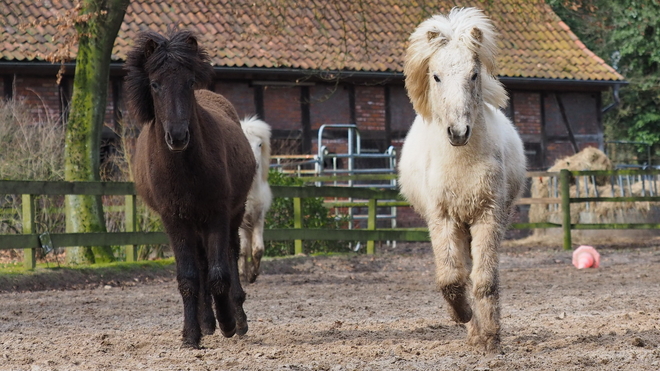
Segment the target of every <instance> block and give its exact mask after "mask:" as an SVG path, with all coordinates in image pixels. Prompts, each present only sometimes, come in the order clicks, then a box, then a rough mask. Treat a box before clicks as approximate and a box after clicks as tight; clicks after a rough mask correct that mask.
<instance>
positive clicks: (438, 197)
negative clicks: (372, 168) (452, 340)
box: [399, 8, 526, 353]
mask: <svg viewBox="0 0 660 371" xmlns="http://www.w3.org/2000/svg"><path fill="white" fill-rule="evenodd" d="M409 41H410V44H409V46H408V49H407V52H406V56H405V61H404V75H405V85H406V89H407V91H408V95H409V97H410V100H411V101H412V104H413V107H414V109H415V111H416V113H417V117H416V118H415V121H414V122H413V124H412V126H411V128H410V131H409V132H408V135H407V136H406V139H405V142H404V145H403V148H402V152H401V160H400V162H399V177H400V188H401V193H402V194H403V195H404V196H405V197H406V198H407V199H408V201H409V202H410V203H411V205H412V206H413V207H414V208H415V210H416V211H417V212H418V213H419V214H420V215H421V216H422V217H423V218H424V219H425V220H426V223H427V224H428V227H429V232H430V235H431V244H432V246H433V253H434V257H435V265H436V282H437V285H438V288H439V289H440V291H441V292H442V294H443V296H444V298H445V299H446V300H447V302H448V303H449V312H450V315H451V316H452V318H453V319H454V320H455V321H457V322H459V323H466V327H467V330H468V343H469V344H471V345H474V346H478V347H482V348H483V349H484V350H485V351H486V352H488V353H498V352H501V345H500V306H499V278H498V264H499V258H498V249H499V246H500V244H501V241H502V239H503V238H504V233H505V231H506V229H507V226H508V223H509V219H510V215H511V213H512V212H513V206H514V203H515V201H516V199H517V198H518V197H520V194H521V192H522V189H523V187H524V183H525V171H526V160H525V155H524V150H523V143H522V140H521V139H520V136H519V135H518V133H517V131H516V129H515V127H514V125H513V124H512V123H511V121H510V120H509V119H508V118H507V117H506V116H505V115H504V114H503V113H502V112H501V111H500V109H499V108H503V107H505V106H506V105H507V102H508V96H507V93H506V90H505V89H504V87H503V86H502V84H501V83H500V82H499V80H497V78H496V77H495V76H496V62H495V57H496V52H497V44H496V42H497V40H496V33H495V30H494V27H493V25H492V23H491V21H490V20H489V19H488V18H487V17H486V16H485V15H484V13H483V12H482V11H481V10H478V9H475V8H460V9H457V8H454V9H453V10H452V11H451V12H450V13H449V14H448V15H447V16H444V15H435V16H433V17H431V18H429V19H427V20H426V21H424V22H422V23H421V24H420V25H419V26H418V27H417V29H416V30H415V31H414V32H413V33H412V34H411V36H410V40H409Z"/></svg>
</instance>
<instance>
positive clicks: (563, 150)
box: [545, 141, 575, 167]
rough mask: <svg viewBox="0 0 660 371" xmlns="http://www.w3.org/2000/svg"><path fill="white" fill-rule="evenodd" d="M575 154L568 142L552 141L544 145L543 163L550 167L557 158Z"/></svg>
mask: <svg viewBox="0 0 660 371" xmlns="http://www.w3.org/2000/svg"><path fill="white" fill-rule="evenodd" d="M574 154H575V151H574V150H573V145H572V144H571V143H570V142H563V141H562V142H560V141H557V142H552V143H548V144H546V146H545V165H546V166H547V167H551V166H552V165H554V163H555V161H556V160H557V159H560V158H563V157H566V156H572V155H574Z"/></svg>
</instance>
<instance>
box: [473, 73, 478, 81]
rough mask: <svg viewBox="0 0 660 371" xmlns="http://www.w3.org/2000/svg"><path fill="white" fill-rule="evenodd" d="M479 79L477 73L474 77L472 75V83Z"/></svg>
mask: <svg viewBox="0 0 660 371" xmlns="http://www.w3.org/2000/svg"><path fill="white" fill-rule="evenodd" d="M476 79H477V73H476V72H475V73H474V75H472V81H475V80H476Z"/></svg>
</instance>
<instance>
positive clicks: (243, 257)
mask: <svg viewBox="0 0 660 371" xmlns="http://www.w3.org/2000/svg"><path fill="white" fill-rule="evenodd" d="M241 127H242V128H243V132H244V133H245V136H246V137H247V138H248V141H249V142H250V146H251V147H252V152H254V157H255V159H256V160H257V172H256V174H255V175H254V181H253V182H252V188H250V193H249V194H248V198H247V202H246V204H245V216H243V223H242V224H241V228H240V229H239V230H238V233H239V235H240V238H241V252H240V254H239V260H238V268H239V272H240V275H241V277H243V278H244V279H245V280H247V281H248V282H254V281H255V280H256V279H257V276H258V275H259V267H260V265H261V257H262V256H263V254H264V219H265V217H266V212H268V209H269V208H270V204H271V202H272V201H273V195H272V193H271V191H270V187H269V186H268V167H269V165H270V126H269V125H268V124H267V123H265V122H264V121H262V120H259V119H258V118H257V117H256V116H250V117H246V118H244V119H243V120H241ZM250 258H251V262H250V261H249V259H250Z"/></svg>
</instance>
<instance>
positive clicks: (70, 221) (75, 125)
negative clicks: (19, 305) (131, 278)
mask: <svg viewBox="0 0 660 371" xmlns="http://www.w3.org/2000/svg"><path fill="white" fill-rule="evenodd" d="M129 2H130V0H83V1H82V9H81V14H93V15H92V16H91V17H90V19H89V20H87V21H85V22H83V23H79V24H78V25H77V26H76V30H77V32H78V35H79V41H78V55H77V57H76V72H75V76H74V80H73V96H72V98H71V107H70V113H69V119H68V122H67V126H66V142H65V155H64V156H65V165H64V170H65V174H64V177H65V179H66V180H69V181H99V180H100V174H99V167H100V153H99V152H100V149H101V130H102V128H103V121H104V118H105V111H106V104H107V95H108V79H109V72H110V57H111V55H112V46H113V44H114V41H115V38H116V37H117V33H118V32H119V27H120V26H121V23H122V21H123V19H124V14H125V13H126V8H127V7H128V4H129ZM65 210H66V229H67V232H105V231H106V228H105V220H104V218H103V204H102V202H101V196H85V195H70V196H66V202H65ZM112 260H115V257H114V255H113V253H112V249H111V248H110V246H96V247H72V248H69V249H67V262H68V263H71V264H80V263H94V262H97V261H99V262H100V261H112Z"/></svg>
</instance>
